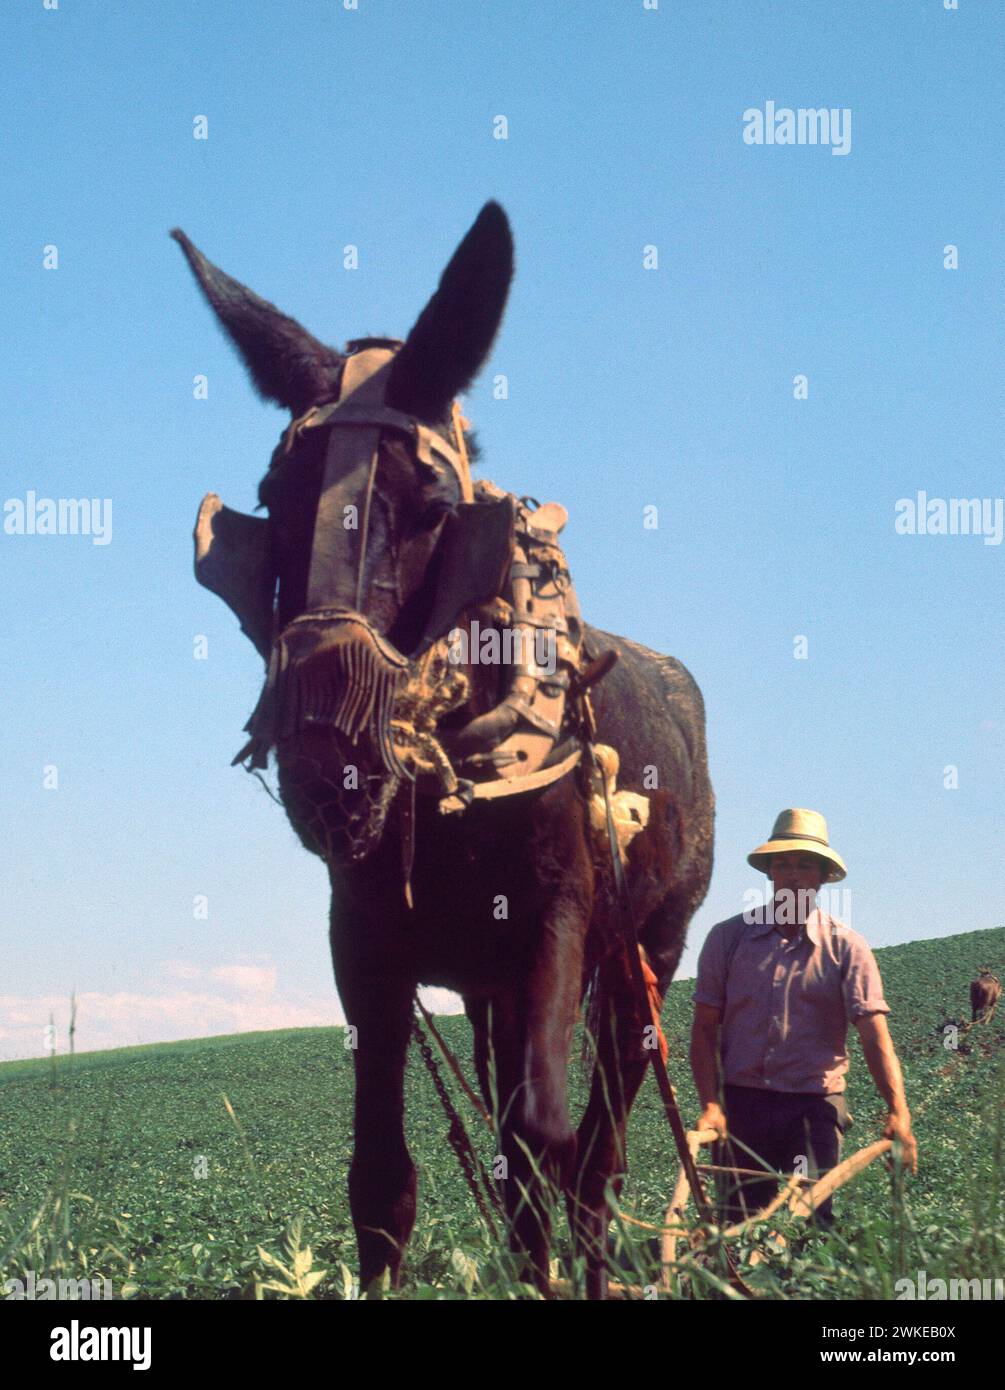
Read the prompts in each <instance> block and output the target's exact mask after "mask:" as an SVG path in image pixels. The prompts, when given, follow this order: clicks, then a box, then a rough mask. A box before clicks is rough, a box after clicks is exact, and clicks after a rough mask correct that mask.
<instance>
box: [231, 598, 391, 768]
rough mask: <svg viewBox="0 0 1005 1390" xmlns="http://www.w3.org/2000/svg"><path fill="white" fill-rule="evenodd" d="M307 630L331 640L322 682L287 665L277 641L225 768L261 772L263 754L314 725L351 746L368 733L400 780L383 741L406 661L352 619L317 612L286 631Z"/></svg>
mask: <svg viewBox="0 0 1005 1390" xmlns="http://www.w3.org/2000/svg"><path fill="white" fill-rule="evenodd" d="M310 623H323V624H324V626H325V629H326V632H327V633H329V634H330V633H331V631H332V627H333V625H334V638H335V640H334V643H333V645H331V646H330V647H326V652H325V663H324V674H323V676H319V675H318V674H317V672H316V670H312V669H311V668H310V667H308V668H307V669H306V670H305V669H303V668H302V667H301V666H299V665H297V664H295V663H292V662H291V661H290V659H289V649H288V647H287V644H286V634H285V633H282V634H280V635H279V636H278V637H277V638H276V640H275V642H274V643H273V647H272V652H271V655H270V658H269V669H268V674H267V676H266V679H265V686H264V688H263V690H262V694H261V697H260V698H259V701H258V704H257V705H256V706H255V709H254V712H253V714H252V716H251V718H250V719H249V720H248V722H247V724H246V725H245V732H246V733H249V734H250V735H251V738H250V739H249V740H248V742H247V743H246V744H245V746H244V747H243V748H242V749H241V751H240V753H238V754H237V756H236V757H235V758H234V760H233V763H234V764H236V763H240V762H244V760H245V758H249V759H250V761H249V763H248V768H249V770H250V769H253V768H264V767H267V766H268V753H269V749H270V748H272V747H273V746H274V745H275V744H276V743H277V742H278V740H279V739H281V738H290V737H291V736H292V735H293V734H295V733H296V732H297V731H298V730H301V729H305V728H309V727H310V725H311V724H318V725H323V726H325V727H333V728H335V729H338V730H339V732H340V733H343V734H345V736H346V737H347V738H348V739H349V740H350V741H351V742H353V743H356V742H357V741H358V740H359V738H360V736H361V735H362V734H364V733H369V736H370V738H371V739H372V742H373V745H374V747H375V748H376V750H377V751H378V752H379V753H380V757H381V761H382V762H383V764H384V767H385V768H386V769H387V770H388V772H392V773H395V774H396V775H397V776H405V775H406V770H405V768H404V767H403V766H402V764H401V762H400V761H399V759H398V757H397V754H396V753H395V751H394V744H393V741H392V738H391V714H392V712H393V709H394V702H395V697H396V695H397V694H398V691H399V689H400V687H401V686H402V684H403V683H404V681H405V680H406V679H407V676H408V665H409V663H408V660H407V658H406V657H403V656H401V655H400V653H398V652H396V651H395V650H394V648H393V647H392V646H391V644H390V643H389V642H386V641H385V640H384V638H382V637H381V635H380V634H379V633H378V632H375V631H374V630H373V629H372V628H371V627H370V626H369V625H368V624H367V623H365V622H363V621H361V619H360V617H359V614H357V613H353V612H350V611H348V610H344V609H335V608H325V609H319V610H317V611H316V612H314V613H304V614H302V615H301V616H300V617H299V618H294V619H293V621H292V622H291V623H290V624H289V626H288V628H287V631H289V628H292V627H296V626H298V625H303V624H310ZM232 765H233V764H232Z"/></svg>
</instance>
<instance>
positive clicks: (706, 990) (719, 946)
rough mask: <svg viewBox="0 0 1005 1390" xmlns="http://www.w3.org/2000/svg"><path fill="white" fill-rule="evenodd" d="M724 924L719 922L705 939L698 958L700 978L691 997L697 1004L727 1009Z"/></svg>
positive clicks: (696, 981) (695, 983)
mask: <svg viewBox="0 0 1005 1390" xmlns="http://www.w3.org/2000/svg"><path fill="white" fill-rule="evenodd" d="M723 926H724V923H721V922H718V923H716V925H715V926H714V927H713V928H712V930H711V931H710V932H709V934H708V936H706V937H705V944H704V945H703V946H702V948H701V954H700V955H699V957H698V977H697V979H696V980H695V982H694V993H693V994H692V995H691V998H692V1000H693V1001H694V1003H695V1004H711V1005H712V1007H713V1008H715V1009H724V1008H725V1007H726V953H725V935H724V932H723Z"/></svg>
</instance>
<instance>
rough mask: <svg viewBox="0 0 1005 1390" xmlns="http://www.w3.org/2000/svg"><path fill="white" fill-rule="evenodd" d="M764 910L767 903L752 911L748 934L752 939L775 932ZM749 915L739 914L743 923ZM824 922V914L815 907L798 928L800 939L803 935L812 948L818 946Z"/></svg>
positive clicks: (772, 923) (773, 925)
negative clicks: (751, 921) (808, 940)
mask: <svg viewBox="0 0 1005 1390" xmlns="http://www.w3.org/2000/svg"><path fill="white" fill-rule="evenodd" d="M766 908H767V903H764V904H762V905H761V906H760V907H755V908H754V909H753V914H752V915H753V926H752V927H751V932H750V935H751V936H752V937H758V936H767V935H768V934H769V932H773V931H774V930H775V924H774V922H772V921H769V920H768V913H767V911H766ZM750 915H751V914H746V915H745V914H741V916H743V917H744V920H745V921H746V920H749V916H750ZM826 920H827V918H826V913H823V912H821V911H820V908H819V907H815V908H814V909H813V911H812V912H811V913H810V915H809V916H808V917H807V919H806V922H805V924H804V926H803V927H802V928H800V931H799V935H800V937H802V936H803V935H804V934H805V935H806V936H808V937H809V939H810V941H811V942H812V943H813V945H814V946H819V945H820V941H821V937H822V934H823V933H822V929H823V927H824V926H825V924H826Z"/></svg>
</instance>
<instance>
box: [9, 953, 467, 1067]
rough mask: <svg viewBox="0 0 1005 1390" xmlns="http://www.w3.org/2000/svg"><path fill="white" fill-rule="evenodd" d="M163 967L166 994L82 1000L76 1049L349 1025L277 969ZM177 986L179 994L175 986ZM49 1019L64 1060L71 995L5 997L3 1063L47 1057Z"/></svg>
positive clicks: (441, 1002) (444, 999) (431, 991)
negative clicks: (287, 985)
mask: <svg viewBox="0 0 1005 1390" xmlns="http://www.w3.org/2000/svg"><path fill="white" fill-rule="evenodd" d="M160 969H161V972H162V974H163V976H164V977H165V979H166V981H168V982H170V983H168V984H167V985H166V987H165V988H163V989H160V990H157V989H155V990H153V991H151V992H150V993H130V992H128V991H118V992H116V993H114V994H105V993H102V992H101V991H96V990H93V991H86V992H84V993H82V994H78V995H77V997H76V1002H77V1012H76V1033H75V1036H74V1046H75V1048H76V1050H77V1051H78V1052H93V1051H100V1050H102V1049H105V1048H109V1047H131V1046H133V1045H135V1044H137V1043H153V1042H177V1041H180V1040H181V1039H183V1038H202V1037H212V1036H214V1035H215V1034H221V1033H252V1032H265V1031H270V1030H272V1029H276V1028H317V1027H320V1028H326V1027H331V1026H333V1025H335V1024H342V1023H344V1022H345V1014H344V1012H343V1010H342V1006H341V1004H340V1003H339V998H338V995H337V993H336V991H335V989H334V986H333V987H332V988H331V989H330V990H325V992H324V993H323V994H318V995H308V994H306V993H305V992H304V991H301V990H294V989H288V990H283V989H282V988H281V987H280V985H279V972H278V970H277V968H276V967H275V966H274V965H271V964H265V965H241V964H236V965H216V966H201V965H196V964H194V963H193V962H190V961H182V960H169V961H164V962H163V963H162V965H161V967H160ZM175 981H177V982H179V987H177V988H174V987H172V985H173V983H174V982H175ZM420 994H421V998H422V1002H423V1003H424V1004H425V1006H426V1008H427V1009H429V1010H430V1011H431V1012H433V1013H459V1012H461V1010H462V1008H463V1005H462V1004H461V1000H460V999H459V998H458V996H457V995H456V994H454V993H452V992H451V991H450V990H446V989H436V988H423V989H422V990H421V991H420ZM50 1016H51V1017H52V1020H53V1022H54V1024H55V1028H56V1051H57V1054H59V1055H64V1054H65V1053H67V1052H68V1051H69V1036H68V1033H69V1026H70V999H69V996H68V995H64V994H50V995H46V994H40V995H33V996H29V995H16V994H4V995H0V1061H9V1060H11V1059H13V1058H17V1057H43V1056H45V1055H46V1053H47V1051H48V1045H47V1039H46V1028H47V1025H48V1023H49V1018H50Z"/></svg>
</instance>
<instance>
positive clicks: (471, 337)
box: [387, 202, 513, 421]
mask: <svg viewBox="0 0 1005 1390" xmlns="http://www.w3.org/2000/svg"><path fill="white" fill-rule="evenodd" d="M512 278H513V236H512V234H511V232H510V228H509V221H508V219H507V217H506V214H505V213H504V212H503V210H502V208H501V207H500V206H499V204H498V203H495V202H491V203H486V204H485V206H484V207H483V208H482V210H481V212H480V213H479V214H478V217H477V219H476V220H475V223H474V225H473V226H472V227H471V229H470V231H469V232H468V234H467V235H466V236H465V238H464V240H463V241H462V242H461V244H460V246H458V248H457V250H456V251H455V252H454V254H453V257H452V258H451V261H450V264H449V265H448V266H447V268H446V270H445V271H444V272H443V276H442V278H441V280H440V284H439V288H438V289H437V291H436V293H435V294H434V295H433V297H432V299H431V300H430V301H429V303H428V304H427V305H426V307H425V308H424V309H423V311H422V313H421V314H420V315H419V317H418V320H417V321H416V324H415V327H414V328H413V329H412V331H411V333H409V335H408V340H407V342H406V343H405V346H404V347H403V348H402V349H401V351H400V352H399V353H398V355H397V356H396V357H395V359H394V366H393V367H392V369H391V376H390V379H389V381H388V385H387V401H388V404H389V405H392V406H394V408H395V409H396V410H403V411H404V412H405V413H406V414H408V415H417V416H419V417H420V418H421V419H424V420H430V421H432V420H440V419H442V418H443V415H444V414H445V412H446V410H447V408H448V406H449V405H450V402H451V401H452V400H453V398H454V397H455V396H456V395H458V394H459V393H460V392H461V391H463V390H464V388H465V387H466V386H467V385H468V384H469V383H470V382H471V380H472V378H473V377H474V376H475V374H476V373H477V371H478V369H479V368H480V367H481V365H482V363H483V362H484V361H485V358H486V357H487V356H488V352H489V348H490V347H491V346H492V340H493V338H494V337H495V335H496V330H497V329H498V327H499V324H500V322H501V320H502V316H503V310H504V309H505V307H506V296H507V294H508V293H509V285H510V280H511V279H512Z"/></svg>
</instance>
